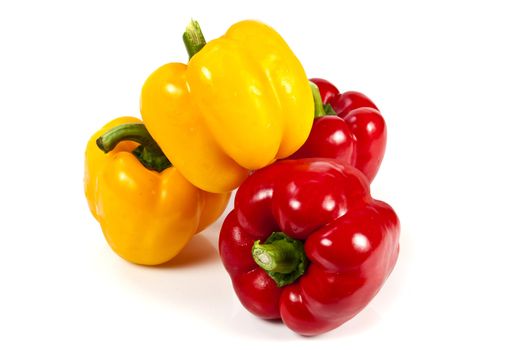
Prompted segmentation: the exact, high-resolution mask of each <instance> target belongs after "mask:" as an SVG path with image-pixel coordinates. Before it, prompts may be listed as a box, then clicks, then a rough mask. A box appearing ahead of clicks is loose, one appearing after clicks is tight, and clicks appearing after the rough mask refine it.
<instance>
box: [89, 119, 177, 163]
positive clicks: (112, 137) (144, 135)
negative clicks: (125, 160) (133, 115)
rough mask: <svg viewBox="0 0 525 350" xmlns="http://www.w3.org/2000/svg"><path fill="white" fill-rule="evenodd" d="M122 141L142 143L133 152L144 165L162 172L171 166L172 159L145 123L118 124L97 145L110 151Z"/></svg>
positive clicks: (105, 150) (99, 139) (98, 140)
mask: <svg viewBox="0 0 525 350" xmlns="http://www.w3.org/2000/svg"><path fill="white" fill-rule="evenodd" d="M121 141H134V142H137V143H139V144H140V145H139V146H138V147H137V148H135V149H134V150H133V152H132V153H133V154H134V155H135V156H136V157H137V159H138V160H139V161H140V162H141V163H142V165H144V167H146V168H148V169H150V170H154V171H157V172H159V173H160V172H162V171H163V170H164V169H166V168H169V167H170V166H171V163H170V161H169V160H168V158H166V156H165V155H164V153H163V152H162V150H161V149H160V147H159V145H158V144H157V143H156V142H155V140H153V138H152V137H151V135H150V133H149V132H148V130H147V129H146V127H145V126H144V124H142V123H128V124H121V125H117V126H115V127H114V128H112V129H110V130H108V131H107V132H106V133H105V134H103V135H102V136H100V137H99V138H98V139H97V146H98V148H100V150H102V151H103V152H104V153H108V152H110V151H111V150H113V149H114V148H115V147H116V146H117V145H118V144H119V142H121Z"/></svg>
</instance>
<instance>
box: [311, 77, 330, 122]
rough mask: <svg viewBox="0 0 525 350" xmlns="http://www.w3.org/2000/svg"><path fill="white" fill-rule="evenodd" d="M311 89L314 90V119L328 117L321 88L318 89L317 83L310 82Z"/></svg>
mask: <svg viewBox="0 0 525 350" xmlns="http://www.w3.org/2000/svg"><path fill="white" fill-rule="evenodd" d="M310 89H312V95H313V97H314V117H315V118H318V117H322V116H324V115H326V113H325V111H324V106H323V100H322V99H321V93H320V92H319V88H318V87H317V85H315V83H313V82H310Z"/></svg>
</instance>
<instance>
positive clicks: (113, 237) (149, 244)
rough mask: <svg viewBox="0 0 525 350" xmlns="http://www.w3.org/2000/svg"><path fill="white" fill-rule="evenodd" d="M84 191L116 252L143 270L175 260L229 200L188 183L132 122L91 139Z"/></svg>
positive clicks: (105, 129)
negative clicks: (145, 266) (146, 266)
mask: <svg viewBox="0 0 525 350" xmlns="http://www.w3.org/2000/svg"><path fill="white" fill-rule="evenodd" d="M99 148H100V149H99ZM84 190H85V195H86V198H87V201H88V204H89V208H90V210H91V213H92V214H93V216H94V217H95V219H97V220H98V222H99V223H100V226H101V228H102V232H103V233H104V236H105V238H106V240H107V242H108V243H109V245H110V246H111V248H112V249H113V250H114V251H115V252H116V253H117V254H118V255H120V256H121V257H122V258H124V259H125V260H128V261H130V262H133V263H137V264H143V265H157V264H161V263H163V262H166V261H168V260H170V259H172V258H173V257H174V256H175V255H177V253H178V252H179V251H180V250H181V249H182V248H183V247H184V246H185V245H186V243H187V242H188V241H189V240H190V238H191V237H192V236H193V235H194V234H195V233H197V232H199V231H201V230H203V229H204V228H206V227H207V226H208V225H209V224H211V223H212V222H214V221H215V220H216V219H217V218H218V217H219V216H220V215H221V213H222V212H223V211H224V208H225V207H226V204H227V202H228V199H229V194H213V193H208V192H205V191H202V190H200V189H198V188H196V187H195V186H193V185H192V184H190V183H189V182H188V181H187V180H186V179H184V177H183V176H182V175H181V174H180V173H179V171H177V169H176V168H174V167H173V166H171V164H170V162H169V161H168V160H167V158H166V157H165V156H164V154H163V153H162V151H161V150H160V148H159V147H158V145H157V144H156V143H155V141H153V139H152V138H151V136H150V135H149V133H148V132H147V130H146V128H145V127H144V124H142V123H141V122H140V120H139V119H137V118H132V117H121V118H117V119H115V120H113V121H111V122H110V123H108V124H107V125H105V126H104V127H103V128H102V129H101V130H100V131H98V132H97V133H95V134H94V135H93V136H92V137H91V139H90V140H89V142H88V145H87V148H86V158H85V175H84Z"/></svg>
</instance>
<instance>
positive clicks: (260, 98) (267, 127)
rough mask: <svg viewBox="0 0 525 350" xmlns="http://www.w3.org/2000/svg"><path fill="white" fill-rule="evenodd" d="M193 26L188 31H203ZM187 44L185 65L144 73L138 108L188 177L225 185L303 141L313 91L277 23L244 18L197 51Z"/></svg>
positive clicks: (215, 187)
mask: <svg viewBox="0 0 525 350" xmlns="http://www.w3.org/2000/svg"><path fill="white" fill-rule="evenodd" d="M197 27H198V26H197ZM197 29H199V30H198V31H197V30H196V28H195V25H193V26H192V25H190V26H189V27H188V29H187V32H186V33H190V34H191V35H189V36H190V37H192V36H199V35H198V34H199V33H200V35H201V36H202V33H201V32H200V28H197ZM196 32H197V33H196ZM197 41H199V40H197ZM200 43H201V44H204V43H205V41H204V38H203V37H202V40H200ZM201 46H202V45H201ZM187 48H188V52H189V53H190V56H191V55H192V54H193V52H192V51H197V53H195V54H194V55H193V56H191V58H190V60H189V62H188V64H187V65H186V64H183V63H168V64H166V65H164V66H162V67H160V68H159V69H157V70H156V71H155V72H154V73H153V74H151V76H150V77H149V78H148V79H147V81H146V82H145V84H144V86H143V89H142V97H141V113H142V118H143V120H144V123H145V124H146V126H147V128H148V130H149V131H150V133H151V134H152V136H153V138H154V139H155V140H156V141H157V142H158V144H159V145H160V147H161V148H162V150H163V151H164V152H165V154H166V156H167V157H168V159H169V160H170V161H171V162H172V163H173V164H174V165H175V166H176V167H177V169H179V171H180V172H181V173H182V175H183V176H184V177H185V178H186V179H188V181H190V182H191V183H193V184H194V185H195V186H197V187H199V188H201V189H204V190H206V191H210V192H215V193H224V192H229V191H231V190H233V189H235V188H236V187H238V186H239V185H240V184H241V182H242V181H243V180H244V179H245V178H246V177H247V176H248V173H249V171H250V170H253V169H259V168H262V167H264V166H266V165H268V164H270V163H272V162H273V161H274V160H276V159H281V158H285V157H287V156H289V155H291V154H292V153H294V152H295V151H296V150H297V149H299V147H301V145H302V144H303V143H304V142H305V140H306V138H307V137H308V134H309V132H310V129H311V126H312V122H313V101H312V95H311V91H310V87H309V83H308V79H307V77H306V74H305V72H304V70H303V67H302V66H301V63H300V62H299V60H298V59H297V57H296V56H295V55H294V53H293V52H292V51H291V50H290V48H289V47H288V45H287V44H286V42H285V41H284V40H283V39H282V38H281V36H280V35H279V34H278V33H277V32H276V31H275V30H273V29H272V28H270V27H269V26H267V25H265V24H263V23H260V22H256V21H242V22H239V23H236V24H234V25H233V26H231V27H230V28H229V29H228V31H227V32H226V34H224V35H223V36H222V37H220V38H218V39H215V40H212V41H210V42H208V43H206V44H205V45H204V47H202V49H200V50H199V49H195V50H193V49H192V48H191V47H188V44H187Z"/></svg>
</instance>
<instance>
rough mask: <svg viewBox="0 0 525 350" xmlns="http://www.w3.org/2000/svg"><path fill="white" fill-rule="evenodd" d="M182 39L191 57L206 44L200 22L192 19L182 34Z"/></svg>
mask: <svg viewBox="0 0 525 350" xmlns="http://www.w3.org/2000/svg"><path fill="white" fill-rule="evenodd" d="M182 41H184V46H186V51H188V56H189V58H190V59H191V58H192V57H193V56H194V55H195V54H196V53H197V52H199V51H200V50H201V49H202V48H203V47H204V45H206V39H204V34H202V30H201V26H200V25H199V22H197V21H195V20H193V19H192V20H191V21H190V24H188V26H187V27H186V31H185V32H184V33H183V34H182Z"/></svg>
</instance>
